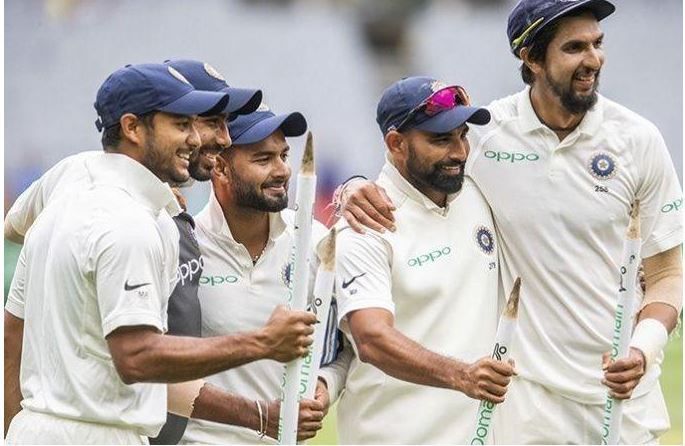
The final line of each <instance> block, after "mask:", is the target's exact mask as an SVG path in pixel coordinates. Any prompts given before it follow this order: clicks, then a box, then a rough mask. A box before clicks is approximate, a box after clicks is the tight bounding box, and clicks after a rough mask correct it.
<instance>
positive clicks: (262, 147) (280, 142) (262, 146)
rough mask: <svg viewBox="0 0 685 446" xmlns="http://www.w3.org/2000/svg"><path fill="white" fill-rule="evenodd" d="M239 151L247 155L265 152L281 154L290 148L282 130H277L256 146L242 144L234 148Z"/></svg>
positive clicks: (255, 144)
mask: <svg viewBox="0 0 685 446" xmlns="http://www.w3.org/2000/svg"><path fill="white" fill-rule="evenodd" d="M234 147H235V148H236V149H238V150H239V151H241V152H243V153H246V154H253V153H263V152H280V151H282V150H284V149H287V148H288V143H287V142H286V140H285V135H284V134H283V132H282V131H281V130H276V131H275V132H273V133H272V134H271V135H269V136H267V137H266V138H264V139H263V140H261V141H258V142H256V143H254V144H241V145H235V146H234Z"/></svg>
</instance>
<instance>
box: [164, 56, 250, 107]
mask: <svg viewBox="0 0 685 446" xmlns="http://www.w3.org/2000/svg"><path fill="white" fill-rule="evenodd" d="M164 63H166V64H169V65H171V66H172V67H174V68H176V69H177V70H178V71H180V72H181V74H183V75H184V76H185V77H186V78H187V79H188V81H190V83H191V84H193V86H194V87H195V88H197V89H198V90H207V91H221V92H224V93H228V105H227V107H226V109H225V110H224V112H226V113H234V114H239V115H246V114H248V113H252V112H253V111H255V110H257V107H259V104H261V102H262V90H256V89H253V88H236V87H231V86H229V85H228V84H227V83H226V79H225V78H224V77H223V76H222V75H221V73H219V71H217V70H216V69H215V68H214V67H213V66H211V65H210V64H208V63H206V62H200V61H197V60H188V59H174V60H165V61H164Z"/></svg>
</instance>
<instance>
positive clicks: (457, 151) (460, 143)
mask: <svg viewBox="0 0 685 446" xmlns="http://www.w3.org/2000/svg"><path fill="white" fill-rule="evenodd" d="M469 151H470V147H469V142H468V141H467V140H466V139H463V138H459V139H458V140H457V141H456V142H455V143H454V144H453V145H452V147H451V148H450V152H449V154H448V156H449V159H450V160H452V161H460V162H464V161H466V158H467V157H468V156H469Z"/></svg>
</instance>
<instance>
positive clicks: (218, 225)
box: [182, 192, 327, 444]
mask: <svg viewBox="0 0 685 446" xmlns="http://www.w3.org/2000/svg"><path fill="white" fill-rule="evenodd" d="M294 221H295V212H294V211H292V210H290V209H285V210H283V211H281V212H276V213H270V214H269V238H268V241H267V244H266V248H265V249H264V252H263V254H262V255H261V256H260V257H259V260H257V263H256V264H254V265H253V264H252V258H251V256H250V254H249V252H248V251H247V248H245V246H244V245H242V244H241V243H238V242H236V241H235V239H234V238H233V236H232V235H231V231H230V229H229V227H228V223H227V222H226V219H225V217H224V214H223V211H222V209H221V206H220V205H219V202H218V201H217V199H216V196H215V194H214V192H212V193H211V194H210V198H209V203H208V204H207V206H206V207H205V208H204V209H203V210H202V211H201V212H200V213H199V214H198V215H197V216H196V217H195V223H196V235H197V239H198V242H199V244H200V250H201V252H202V257H203V258H204V268H203V272H202V277H201V278H200V289H199V293H198V295H199V298H200V304H201V306H202V336H203V337H208V336H222V335H230V334H235V333H238V332H246V331H252V330H257V329H259V328H261V327H263V326H264V324H266V322H267V321H268V320H269V316H271V313H272V312H273V310H274V309H275V308H276V306H277V305H286V304H287V303H288V280H289V279H288V278H289V274H290V273H289V260H290V255H291V247H292V245H293V242H294V237H293V226H294ZM326 233H327V231H326V228H325V227H324V226H323V225H322V224H321V223H319V222H317V221H314V222H313V226H312V247H314V246H316V244H317V242H318V241H320V240H321V239H322V238H323V237H324V236H325V235H326ZM312 259H316V256H315V255H313V257H312ZM313 263H316V262H313ZM315 266H316V265H314V264H313V265H312V274H310V279H311V283H313V281H314V277H315V276H314V271H315V269H314V267H315ZM310 289H311V288H310ZM283 368H284V367H283V364H282V363H279V362H277V361H273V360H261V361H256V362H252V363H249V364H246V365H243V366H240V367H236V368H233V369H230V370H227V371H224V372H221V373H217V374H215V375H212V376H209V377H207V378H206V381H207V382H209V383H211V384H214V385H216V386H218V387H220V388H222V389H225V390H227V391H229V392H232V393H236V394H238V395H240V396H243V397H245V398H248V399H251V400H257V399H259V400H269V401H270V400H273V399H276V398H279V397H280V394H281V379H282V377H283ZM278 416H279V414H278V413H269V419H273V418H274V417H276V418H278ZM261 442H263V443H275V440H272V439H270V438H268V437H265V438H264V439H263V440H262V441H261ZM182 443H208V444H249V443H260V441H259V438H258V435H257V434H256V433H255V431H253V430H251V429H247V428H243V427H238V426H229V425H225V424H219V423H214V422H210V421H204V420H195V419H190V420H189V422H188V427H187V429H186V431H185V434H184V436H183V440H182Z"/></svg>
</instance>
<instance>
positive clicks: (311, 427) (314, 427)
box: [298, 421, 323, 434]
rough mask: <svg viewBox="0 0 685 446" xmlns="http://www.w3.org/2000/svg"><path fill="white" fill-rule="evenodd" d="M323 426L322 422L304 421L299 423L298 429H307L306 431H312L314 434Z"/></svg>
mask: <svg viewBox="0 0 685 446" xmlns="http://www.w3.org/2000/svg"><path fill="white" fill-rule="evenodd" d="M322 427H323V424H322V423H321V422H320V421H307V422H304V423H300V425H299V427H298V430H300V429H301V430H303V431H308V432H313V433H314V434H316V431H318V430H320V429H321V428H322Z"/></svg>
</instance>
